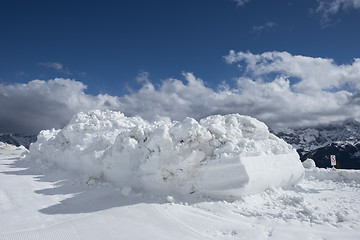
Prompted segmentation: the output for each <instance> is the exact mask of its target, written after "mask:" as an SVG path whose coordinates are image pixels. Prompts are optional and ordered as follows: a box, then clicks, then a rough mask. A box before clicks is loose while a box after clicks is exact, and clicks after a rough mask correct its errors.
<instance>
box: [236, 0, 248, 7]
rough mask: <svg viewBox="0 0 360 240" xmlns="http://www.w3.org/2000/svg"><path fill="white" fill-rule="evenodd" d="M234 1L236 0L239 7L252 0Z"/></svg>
mask: <svg viewBox="0 0 360 240" xmlns="http://www.w3.org/2000/svg"><path fill="white" fill-rule="evenodd" d="M233 1H234V2H236V5H237V6H239V7H242V6H244V5H245V4H246V3H248V2H250V0H233Z"/></svg>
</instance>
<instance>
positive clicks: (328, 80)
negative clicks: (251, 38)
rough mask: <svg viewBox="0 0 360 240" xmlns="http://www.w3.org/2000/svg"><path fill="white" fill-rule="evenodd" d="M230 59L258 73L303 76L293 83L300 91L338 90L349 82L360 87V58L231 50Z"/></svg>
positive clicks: (250, 71)
mask: <svg viewBox="0 0 360 240" xmlns="http://www.w3.org/2000/svg"><path fill="white" fill-rule="evenodd" d="M225 59H226V61H227V62H228V63H230V64H231V63H240V65H241V64H242V63H243V64H244V65H243V66H242V65H241V66H242V67H244V69H245V71H246V73H247V74H250V75H251V76H254V77H261V76H267V75H268V74H270V73H278V74H282V75H284V76H287V77H293V78H297V79H300V81H299V82H297V83H295V84H293V85H292V87H293V88H294V89H295V90H296V91H297V92H301V93H304V92H317V91H320V90H337V89H341V88H343V87H344V86H347V85H349V86H350V87H352V88H354V90H359V89H360V82H359V80H360V79H359V77H360V59H359V58H356V59H354V61H353V63H352V64H348V65H337V64H335V63H334V60H332V59H327V58H313V57H306V56H301V55H291V54H290V53H288V52H265V53H262V54H253V53H250V52H238V53H235V52H234V51H230V53H229V55H228V56H226V57H225Z"/></svg>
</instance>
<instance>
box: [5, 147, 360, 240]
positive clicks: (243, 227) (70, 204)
mask: <svg viewBox="0 0 360 240" xmlns="http://www.w3.org/2000/svg"><path fill="white" fill-rule="evenodd" d="M22 151H25V149H19V148H16V147H12V146H9V145H6V144H3V145H2V144H1V143H0V239H1V240H3V239H4V240H8V239H13V240H17V239H19V240H23V239H27V240H32V239H34V240H35V239H36V240H40V239H62V240H64V239H84V240H85V239H86V240H93V239H94V240H95V239H114V240H115V239H116V240H119V239H196V240H203V239H204V240H205V239H214V240H215V239H216V240H218V239H223V240H230V239H252V240H253V239H254V240H269V239H274V240H288V239H308V240H310V239H311V240H317V239H318V240H323V239H327V240H338V239H354V240H355V239H356V240H357V239H360V179H359V175H360V171H349V170H333V169H318V168H315V167H314V166H311V164H308V165H307V166H306V167H309V168H306V169H305V178H304V180H303V181H302V182H301V183H299V184H298V185H296V186H294V187H289V188H270V189H268V190H266V191H264V192H261V193H257V194H253V195H248V196H244V197H241V198H239V199H238V200H236V201H233V202H226V201H211V200H209V199H203V198H198V197H197V196H194V195H186V196H185V195H183V196H179V197H176V196H168V197H161V196H157V195H155V194H154V195H153V194H152V193H150V192H147V193H145V192H140V191H135V189H133V190H130V189H128V188H119V187H116V186H114V185H112V184H110V183H109V182H104V181H101V180H98V181H95V180H94V181H88V180H89V179H87V178H83V176H79V174H77V173H72V172H71V171H67V170H63V169H61V168H58V167H56V166H53V167H50V168H41V166H44V165H40V167H39V165H38V164H36V163H35V162H32V161H24V160H23V159H20V158H19V156H20V154H21V152H22ZM343 176H346V179H344V178H343Z"/></svg>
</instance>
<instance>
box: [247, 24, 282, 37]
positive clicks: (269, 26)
mask: <svg viewBox="0 0 360 240" xmlns="http://www.w3.org/2000/svg"><path fill="white" fill-rule="evenodd" d="M276 27H277V24H276V23H275V22H271V21H269V22H266V23H265V24H264V25H260V26H253V28H252V32H253V33H255V34H257V35H259V34H260V33H261V32H263V31H271V30H274V29H275V28H276Z"/></svg>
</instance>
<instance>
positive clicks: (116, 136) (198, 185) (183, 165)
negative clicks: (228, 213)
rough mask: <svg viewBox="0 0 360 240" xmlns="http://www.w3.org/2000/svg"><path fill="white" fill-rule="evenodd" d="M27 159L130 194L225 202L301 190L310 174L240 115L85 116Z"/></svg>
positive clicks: (48, 135) (42, 139) (51, 135)
mask: <svg viewBox="0 0 360 240" xmlns="http://www.w3.org/2000/svg"><path fill="white" fill-rule="evenodd" d="M26 159H31V160H35V161H37V162H39V163H41V164H50V165H51V164H56V165H58V166H60V167H63V168H65V169H70V170H74V171H77V172H80V173H82V174H85V175H87V176H88V177H89V178H91V179H104V180H106V181H110V182H113V183H115V184H116V185H118V186H120V187H122V188H123V189H126V190H127V191H131V189H137V190H142V191H152V192H154V193H158V194H168V193H174V194H177V193H178V194H189V193H190V194H192V193H195V194H200V195H203V196H209V197H216V198H220V199H225V198H226V199H229V198H236V197H239V196H242V195H247V194H251V193H256V192H261V191H264V190H266V189H267V188H269V187H276V186H288V185H294V184H296V183H297V182H298V181H299V180H301V179H302V177H303V175H304V169H303V166H302V164H301V162H300V160H299V156H298V154H297V153H296V151H295V149H293V148H292V147H291V146H290V145H288V144H287V143H285V142H284V141H283V140H281V139H279V138H277V137H276V136H275V135H273V134H271V133H269V131H268V128H267V126H266V125H265V124H264V123H262V122H259V121H257V120H256V119H254V118H251V117H248V116H241V115H238V114H231V115H225V116H220V115H216V116H210V117H207V118H205V119H202V120H200V122H197V121H196V120H194V119H192V118H186V119H185V120H184V121H182V122H155V123H152V124H150V123H148V122H146V121H144V120H143V119H141V118H138V117H126V116H124V115H123V114H122V113H119V112H112V111H90V112H89V113H87V114H86V113H79V114H77V115H75V116H74V117H73V119H72V120H71V121H70V123H69V124H68V125H67V126H66V127H65V128H64V129H62V130H46V131H42V132H41V133H40V134H39V136H38V141H37V142H36V143H35V144H32V145H31V146H30V152H29V154H28V155H27V156H26Z"/></svg>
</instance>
